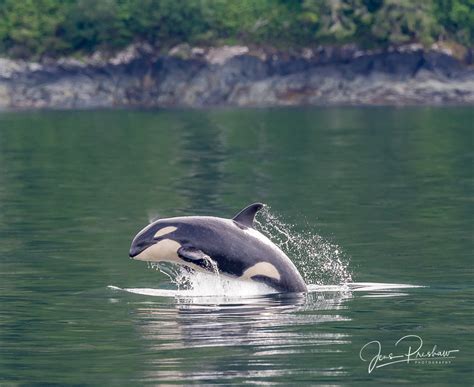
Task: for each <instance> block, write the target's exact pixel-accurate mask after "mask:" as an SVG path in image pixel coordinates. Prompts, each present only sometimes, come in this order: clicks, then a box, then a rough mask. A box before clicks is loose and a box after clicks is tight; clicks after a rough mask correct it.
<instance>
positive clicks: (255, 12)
mask: <svg viewBox="0 0 474 387" xmlns="http://www.w3.org/2000/svg"><path fill="white" fill-rule="evenodd" d="M439 40H450V41H455V42H458V43H460V44H462V45H465V46H472V45H473V42H474V0H423V1H414V0H21V1H18V0H0V53H3V54H4V55H5V54H6V55H10V56H13V57H40V56H44V55H46V56H58V55H67V54H76V53H77V54H83V53H90V52H93V51H95V50H98V49H100V50H108V51H114V50H116V49H119V48H121V47H124V46H126V45H128V44H130V43H132V42H134V41H143V42H148V43H150V44H152V45H154V46H157V47H160V48H166V47H170V46H172V45H175V44H177V43H184V42H185V43H190V44H221V43H243V44H269V45H273V46H287V47H288V46H295V45H296V46H303V45H316V44H324V43H330V44H342V43H347V42H354V43H357V44H359V45H361V46H378V47H383V46H388V45H397V44H402V43H411V42H417V43H422V44H430V43H432V42H434V41H439Z"/></svg>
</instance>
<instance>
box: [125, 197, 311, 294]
mask: <svg viewBox="0 0 474 387" xmlns="http://www.w3.org/2000/svg"><path fill="white" fill-rule="evenodd" d="M262 207H263V204H261V203H254V204H251V205H249V206H248V207H246V208H244V209H243V210H241V211H240V212H239V213H238V214H237V215H235V216H234V217H233V218H232V219H225V218H218V217H213V216H182V217H176V218H165V219H159V220H157V221H155V222H153V223H151V224H149V225H148V226H146V227H145V228H144V229H143V230H141V231H140V232H139V233H138V234H137V235H136V236H135V238H133V241H132V244H131V247H130V253H129V255H130V258H132V259H136V260H141V261H149V262H172V263H175V264H178V265H183V266H186V267H188V268H191V269H194V270H199V271H208V272H212V271H215V270H216V269H217V270H218V272H219V273H220V274H222V275H226V276H229V277H234V278H239V279H244V280H252V281H257V282H263V283H265V284H267V285H269V286H271V287H272V288H274V289H276V290H278V291H280V292H306V291H307V287H306V283H305V282H304V280H303V278H302V277H301V274H300V273H299V272H298V269H297V268H296V266H295V265H294V264H293V262H291V260H290V259H289V258H288V257H287V256H286V254H285V253H284V252H283V251H282V250H281V249H279V248H278V247H277V246H276V245H275V244H274V243H273V242H271V240H270V239H268V238H267V237H266V236H264V235H263V234H261V233H260V232H259V231H257V230H256V229H255V228H254V227H253V226H254V225H253V223H254V218H255V215H256V214H257V212H258V211H259V210H260V209H261V208H262Z"/></svg>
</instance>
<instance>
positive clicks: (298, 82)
mask: <svg viewBox="0 0 474 387" xmlns="http://www.w3.org/2000/svg"><path fill="white" fill-rule="evenodd" d="M468 62H469V61H463V60H458V59H456V58H455V57H454V56H453V55H450V53H449V52H445V51H443V50H436V49H431V50H424V49H423V48H421V47H418V46H406V47H401V48H397V49H391V50H386V51H383V52H382V51H361V50H358V49H357V48H356V47H352V46H347V47H342V48H328V47H319V48H316V49H309V48H308V49H302V50H300V51H297V52H296V51H295V52H291V53H290V52H285V53H282V52H277V51H271V50H266V51H265V50H262V49H251V48H249V47H244V46H223V47H218V48H199V47H194V48H192V47H189V46H187V45H180V46H177V47H175V48H173V49H171V50H169V51H168V52H166V53H156V52H154V50H153V49H151V47H148V46H143V45H141V46H137V45H135V46H131V47H129V48H127V49H126V50H124V51H122V52H121V53H119V54H117V55H116V56H114V57H110V58H104V57H102V56H101V55H100V54H97V55H94V56H91V57H89V58H86V59H82V60H77V59H71V58H66V59H58V60H44V61H43V62H41V63H33V62H25V61H14V60H10V59H2V58H0V110H15V109H86V108H112V107H211V106H252V107H253V106H292V105H294V106H297V105H442V104H443V105H444V104H462V105H472V104H474V68H473V66H472V63H471V64H470V63H468Z"/></svg>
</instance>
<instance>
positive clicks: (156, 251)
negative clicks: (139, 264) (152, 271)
mask: <svg viewBox="0 0 474 387" xmlns="http://www.w3.org/2000/svg"><path fill="white" fill-rule="evenodd" d="M180 247H181V245H180V244H179V243H178V242H176V241H173V240H171V239H163V240H161V241H159V242H157V243H155V244H154V245H152V246H150V247H148V248H146V249H145V250H143V251H142V252H141V253H140V254H138V255H136V256H134V257H133V259H135V260H137V261H145V262H172V263H182V261H181V260H180V259H179V257H178V249H179V248H180Z"/></svg>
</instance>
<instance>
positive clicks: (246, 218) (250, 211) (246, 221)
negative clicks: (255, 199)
mask: <svg viewBox="0 0 474 387" xmlns="http://www.w3.org/2000/svg"><path fill="white" fill-rule="evenodd" d="M262 207H263V204H262V203H254V204H251V205H250V206H248V207H245V208H244V209H243V210H242V211H240V212H239V213H238V214H237V215H235V216H234V217H233V218H232V220H233V221H234V222H237V223H240V224H241V225H243V226H246V227H253V220H254V219H255V214H256V213H257V212H258V211H260V210H261V209H262Z"/></svg>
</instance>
